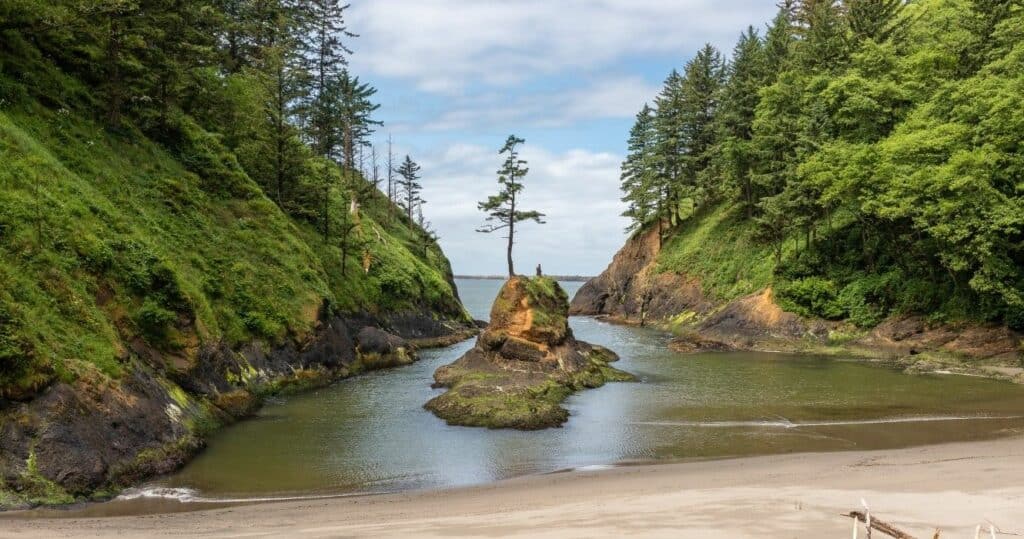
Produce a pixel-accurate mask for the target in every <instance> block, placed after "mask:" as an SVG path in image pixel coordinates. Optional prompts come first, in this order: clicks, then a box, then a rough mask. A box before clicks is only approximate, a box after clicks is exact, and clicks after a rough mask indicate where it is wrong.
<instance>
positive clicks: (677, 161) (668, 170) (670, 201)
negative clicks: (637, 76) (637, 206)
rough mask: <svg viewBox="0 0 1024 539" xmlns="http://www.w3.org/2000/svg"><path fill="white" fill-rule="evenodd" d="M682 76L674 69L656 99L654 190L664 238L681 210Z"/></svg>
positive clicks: (683, 147) (682, 154) (659, 223)
mask: <svg viewBox="0 0 1024 539" xmlns="http://www.w3.org/2000/svg"><path fill="white" fill-rule="evenodd" d="M682 86H683V77H682V76H681V75H680V74H679V72H678V71H676V70H672V72H671V73H669V76H668V78H666V79H665V84H664V86H663V87H662V90H661V93H659V94H658V96H657V97H655V98H654V104H655V108H656V112H655V114H654V156H653V162H654V167H655V170H656V179H655V181H654V185H653V186H652V187H653V189H655V190H656V192H657V197H656V203H655V214H656V215H655V218H656V219H657V222H658V231H659V233H658V237H659V238H660V237H661V236H662V233H663V232H664V230H663V223H664V221H666V220H668V219H670V218H671V217H672V216H673V215H674V212H675V210H676V208H678V207H679V201H680V199H681V194H680V192H679V191H680V189H679V181H680V178H682V176H683V173H684V171H683V167H684V163H683V157H684V155H685V153H686V140H685V138H684V137H685V133H684V124H685V117H684V103H683V100H684V98H683V88H682Z"/></svg>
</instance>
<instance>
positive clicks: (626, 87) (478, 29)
mask: <svg viewBox="0 0 1024 539" xmlns="http://www.w3.org/2000/svg"><path fill="white" fill-rule="evenodd" d="M775 10H776V7H775V1H774V0H352V6H351V8H350V9H349V11H348V12H347V14H348V24H349V28H350V30H351V31H353V32H355V33H356V34H358V35H359V37H357V38H354V39H352V40H350V41H349V47H350V48H351V49H352V50H353V55H352V57H351V59H350V63H351V69H352V71H353V72H354V73H356V74H357V75H359V76H360V78H361V80H363V81H365V82H369V83H371V84H372V85H373V86H375V87H376V88H377V89H378V93H377V95H376V96H375V97H376V100H377V102H379V103H380V105H381V108H380V110H379V111H378V113H377V119H379V120H381V121H383V122H384V125H383V126H382V127H380V128H379V129H378V131H377V133H376V134H375V136H374V139H373V142H374V144H375V145H377V146H378V147H379V148H383V149H384V150H383V151H386V140H387V137H388V136H389V135H390V136H391V137H392V139H393V141H394V151H395V153H396V154H398V156H397V157H396V160H397V161H400V160H401V159H402V158H404V156H405V155H406V154H408V155H410V156H411V157H412V159H413V160H415V161H416V162H418V163H419V164H420V165H421V166H422V172H421V173H422V175H423V179H422V184H423V198H424V199H426V200H427V204H426V205H425V206H424V213H425V215H426V218H427V220H428V221H430V223H431V225H432V227H433V229H434V230H435V231H436V232H437V233H438V235H439V236H440V238H441V246H442V248H444V250H445V253H446V254H447V255H448V258H449V259H450V260H451V262H452V267H453V269H454V270H455V273H456V274H461V275H500V274H503V273H504V272H505V270H506V263H505V239H504V238H503V237H502V235H503V234H502V233H500V232H499V233H494V234H481V233H478V232H476V229H477V228H479V227H480V226H482V225H483V224H484V218H485V215H484V214H483V213H482V212H480V211H479V210H478V209H477V202H478V201H481V200H484V199H485V198H486V197H487V196H488V195H491V194H495V193H496V192H497V189H498V185H497V176H496V174H495V172H496V171H497V170H498V168H499V167H500V166H501V162H502V159H501V157H500V156H499V155H498V150H499V149H500V148H501V147H502V145H503V144H504V142H505V139H506V138H508V136H509V135H510V134H515V135H517V136H519V137H522V138H524V139H526V144H525V146H524V147H523V150H522V156H523V158H525V159H526V160H527V161H528V162H529V168H530V172H529V174H528V175H527V177H526V179H525V180H524V183H525V185H526V188H525V191H524V194H523V197H522V201H523V207H524V209H530V210H538V211H540V212H542V213H544V214H545V215H546V219H545V220H546V224H543V225H538V224H534V223H532V222H530V223H522V224H521V225H520V226H519V227H518V228H517V232H516V247H515V263H516V270H517V272H520V273H530V272H532V271H533V268H534V267H535V266H536V265H537V264H538V263H539V264H542V265H543V267H544V271H545V273H548V274H559V275H596V274H598V273H600V272H601V271H602V270H603V269H604V268H605V267H606V266H607V265H608V263H609V262H610V261H611V259H612V256H613V255H614V254H615V252H616V251H617V250H618V249H619V248H620V247H621V246H622V244H623V242H624V241H625V239H626V233H625V232H624V229H625V227H626V225H627V224H628V223H627V222H626V220H625V219H623V218H622V217H620V214H621V213H622V211H623V209H624V206H623V204H622V202H621V201H620V198H621V194H620V192H619V166H620V164H621V162H622V159H623V158H624V156H625V150H626V139H627V137H628V135H629V129H630V127H631V126H632V123H633V120H634V117H635V115H636V112H637V111H638V110H640V109H641V108H642V107H643V105H644V103H645V102H649V101H652V100H653V99H654V97H655V96H656V95H657V93H658V91H659V90H660V87H661V83H662V81H663V80H664V79H665V77H666V76H667V75H668V74H669V72H671V70H672V69H679V70H682V68H683V66H684V65H685V63H686V61H687V60H688V59H689V58H691V57H692V55H693V54H694V53H695V52H696V50H697V49H698V48H699V47H701V46H702V45H703V44H704V43H711V44H712V45H714V46H716V47H718V48H719V50H722V51H723V52H725V53H728V52H729V51H731V50H732V46H733V44H734V43H735V41H736V38H737V37H738V36H739V34H740V32H741V31H743V30H744V29H745V28H747V27H748V26H750V25H753V26H754V27H755V28H760V29H763V28H764V26H765V24H766V23H767V22H768V21H769V19H770V18H771V17H772V15H774V12H775Z"/></svg>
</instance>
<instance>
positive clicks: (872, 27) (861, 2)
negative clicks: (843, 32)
mask: <svg viewBox="0 0 1024 539" xmlns="http://www.w3.org/2000/svg"><path fill="white" fill-rule="evenodd" d="M844 4H845V7H846V17H847V20H849V25H850V31H851V32H852V33H853V36H854V38H855V39H857V40H864V39H872V40H874V41H875V42H878V43H881V42H883V41H886V40H888V39H890V38H892V37H893V35H894V34H895V33H896V32H898V31H900V30H902V29H904V28H906V21H900V14H901V13H902V12H903V8H904V7H906V0H845V1H844Z"/></svg>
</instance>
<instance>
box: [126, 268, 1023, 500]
mask: <svg viewBox="0 0 1024 539" xmlns="http://www.w3.org/2000/svg"><path fill="white" fill-rule="evenodd" d="M458 286H459V292H460V294H461V296H462V299H463V301H464V303H465V304H466V306H467V308H468V309H470V312H471V313H472V314H473V315H474V316H475V317H477V318H486V316H487V312H488V310H489V308H490V304H491V301H492V300H493V299H494V296H495V294H496V293H497V291H498V289H499V287H500V286H501V282H500V281H486V280H459V281H458ZM563 286H564V287H565V288H566V291H567V292H568V293H569V294H570V296H571V295H572V294H573V293H575V291H576V290H577V289H578V288H579V283H563ZM571 325H572V327H573V330H574V332H575V334H576V336H577V337H578V338H580V339H583V340H586V341H589V342H592V343H594V344H600V345H603V346H607V347H609V348H611V349H612V350H615V351H616V352H618V354H619V355H620V356H621V357H622V359H621V361H620V362H619V363H617V364H616V367H618V368H620V369H623V370H625V371H628V372H631V373H633V374H635V375H637V376H638V377H639V378H640V379H641V381H640V382H639V383H621V384H609V385H606V386H604V387H602V388H599V389H595V390H591V391H585V392H582V393H580V394H577V395H574V396H573V397H570V399H569V400H568V401H567V402H566V406H567V407H568V409H569V411H570V413H571V418H570V420H569V422H568V423H567V424H566V425H565V426H564V427H563V428H557V429H549V430H545V431H539V432H521V431H511V430H500V431H496V430H486V429H474V428H465V427H452V426H448V425H446V424H445V423H444V422H443V421H441V420H440V419H438V418H436V417H434V416H433V415H432V414H431V413H429V412H428V411H426V410H424V409H423V404H424V403H425V402H427V401H428V400H429V399H430V398H432V397H435V396H437V395H438V394H440V392H441V391H442V390H436V389H431V387H430V384H431V380H432V378H431V376H432V374H433V372H434V370H435V369H437V367H439V366H441V365H444V364H447V363H449V362H451V361H452V360H454V359H455V358H457V357H459V356H460V355H462V354H463V353H464V352H465V351H466V350H467V349H468V348H469V347H471V346H472V341H469V342H464V343H460V344H458V345H455V346H452V347H449V348H446V349H440V350H428V351H424V352H422V353H421V360H420V361H419V362H418V363H415V364H413V365H411V366H408V367H403V368H399V369H393V370H388V371H380V372H374V373H370V374H367V375H365V376H360V377H356V378H353V379H349V380H345V381H342V382H340V383H337V384H335V385H333V386H331V387H328V388H324V389H320V390H317V391H314V392H310V393H306V394H301V395H296V396H289V397H285V398H279V399H276V400H273V401H271V402H269V403H268V404H267V405H266V406H265V407H264V408H263V409H262V410H261V411H260V412H259V413H258V414H257V416H256V417H255V418H253V419H250V420H247V421H243V422H241V423H239V424H237V425H235V426H232V427H230V428H227V429H225V430H224V431H223V432H221V433H219V434H217V435H216V436H214V437H213V438H212V439H211V440H210V444H209V447H208V448H207V449H206V450H205V451H204V452H203V453H202V454H200V455H199V456H198V457H197V458H196V459H195V460H193V461H192V462H191V463H189V464H188V465H187V466H186V467H185V468H184V469H182V470H181V471H179V472H178V473H176V474H174V475H171V476H169V477H165V478H161V479H159V480H156V481H153V482H151V483H149V484H147V485H145V486H143V487H142V489H141V490H132V491H128V492H127V493H126V495H125V496H126V497H132V496H138V495H140V494H146V495H161V496H168V497H177V498H180V499H184V500H200V501H215V500H238V499H251V498H275V497H288V496H315V495H328V494H350V493H351V494H355V493H373V492H385V491H396V490H404V489H426V488H441V487H452V486H461V485H470V484H479V483H485V482H490V481H495V480H499V479H503V478H508V477H513V476H518V475H524V474H535V473H548V472H554V471H558V470H564V469H569V468H588V467H600V466H605V465H612V464H618V463H628V462H644V461H651V460H665V459H689V458H713V457H726V456H738V455H753V454H768V453H788V452H806V451H835V450H847V449H882V448H895V447H902V446H911V445H919V444H931V443H940V442H951V441H963V440H974V439H983V438H993V437H998V436H1002V435H1008V434H1012V433H1019V432H1021V431H1024V388H1022V387H1020V386H1017V385H1014V384H1010V383H1004V382H999V381H993V380H988V379H981V378H971V377H961V376H943V375H906V374H903V373H901V372H900V371H898V370H896V369H893V368H889V367H886V366H880V365H873V364H867V363H862V362H858V361H852V360H849V361H844V360H842V359H836V358H823V357H816V356H806V355H804V356H794V355H779V354H762V353H746V352H745V353H718V354H703V355H696V356H682V355H678V354H675V353H673V352H671V351H669V350H668V349H667V348H666V344H667V341H668V336H667V335H665V334H662V333H659V332H657V331H652V330H647V329H643V328H635V327H624V326H616V325H610V324H607V323H603V322H601V321H598V320H595V319H591V318H573V319H572V320H571Z"/></svg>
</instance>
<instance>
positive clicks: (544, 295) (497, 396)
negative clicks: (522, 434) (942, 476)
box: [426, 277, 633, 430]
mask: <svg viewBox="0 0 1024 539" xmlns="http://www.w3.org/2000/svg"><path fill="white" fill-rule="evenodd" d="M568 316H569V304H568V297H567V296H566V293H565V291H564V290H562V288H561V287H560V286H559V285H558V283H557V282H556V281H554V280H553V279H550V278H546V277H535V278H532V279H529V278H525V277H513V278H512V279H509V281H508V282H506V283H505V285H504V286H503V287H502V289H501V292H499V294H498V297H497V299H495V300H494V305H493V307H492V308H491V322H490V324H489V325H488V326H487V328H486V329H485V330H484V332H483V333H482V334H481V335H480V337H479V338H478V339H477V343H476V346H475V347H473V349H471V350H470V351H469V352H467V353H466V354H465V355H463V356H462V357H461V358H459V359H458V360H457V361H455V362H454V363H452V364H450V365H445V366H443V367H441V368H439V369H438V370H437V372H435V373H434V379H435V381H436V383H435V387H447V388H448V391H447V392H446V393H444V394H443V395H440V396H438V397H436V398H434V399H432V400H431V401H430V402H428V403H427V404H426V408H427V409H428V410H430V411H432V412H434V413H435V414H436V415H437V416H439V417H441V418H442V419H444V420H446V421H447V422H448V423H449V424H453V425H465V426H474V427H490V428H516V429H523V430H535V429H543V428H548V427H554V426H558V425H561V424H562V423H564V422H565V421H566V420H567V419H568V418H569V412H568V411H567V410H565V408H562V407H561V406H560V403H561V402H562V401H563V400H565V398H566V397H568V396H569V395H570V394H572V393H573V392H575V391H578V390H581V389H584V388H593V387H599V386H601V385H604V383H605V382H608V381H627V380H632V379H633V377H632V376H631V375H629V374H628V373H625V372H623V371H620V370H618V369H614V368H612V367H610V366H609V363H610V362H612V361H615V360H617V359H618V357H617V356H616V355H615V354H614V353H613V352H611V351H610V350H608V349H606V348H602V347H600V346H594V345H591V344H588V343H585V342H582V341H578V340H576V339H575V338H574V337H573V334H572V330H571V329H570V328H569V318H568Z"/></svg>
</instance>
